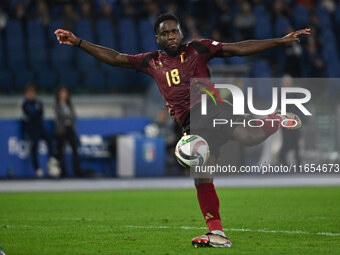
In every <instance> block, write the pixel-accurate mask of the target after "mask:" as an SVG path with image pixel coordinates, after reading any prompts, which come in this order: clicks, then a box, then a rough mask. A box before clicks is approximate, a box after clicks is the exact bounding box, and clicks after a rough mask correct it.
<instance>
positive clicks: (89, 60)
mask: <svg viewBox="0 0 340 255" xmlns="http://www.w3.org/2000/svg"><path fill="white" fill-rule="evenodd" d="M76 33H77V36H78V37H79V38H82V39H84V40H86V41H90V42H94V35H93V30H92V25H91V23H90V21H89V20H79V21H78V22H77V24H76ZM76 62H77V68H78V70H80V71H90V70H93V69H96V60H95V59H94V58H93V57H92V56H90V55H89V54H87V53H85V52H83V51H81V50H77V51H76Z"/></svg>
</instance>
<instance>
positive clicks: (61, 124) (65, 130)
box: [54, 87, 81, 177]
mask: <svg viewBox="0 0 340 255" xmlns="http://www.w3.org/2000/svg"><path fill="white" fill-rule="evenodd" d="M54 111H55V115H56V120H55V135H56V140H57V151H58V152H57V155H58V160H59V163H60V168H61V177H66V176H67V171H66V166H65V159H64V147H65V143H66V142H67V143H69V145H70V146H71V149H72V162H73V171H74V174H75V175H76V176H81V170H80V164H79V156H78V146H77V136H76V126H75V120H76V115H75V112H74V108H73V104H72V102H71V96H70V93H69V91H68V90H67V88H65V87H60V88H59V89H58V91H57V94H56V99H55V105H54Z"/></svg>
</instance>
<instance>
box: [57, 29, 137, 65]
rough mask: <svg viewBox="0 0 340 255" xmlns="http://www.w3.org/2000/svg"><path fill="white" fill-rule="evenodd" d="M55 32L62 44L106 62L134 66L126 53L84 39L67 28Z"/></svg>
mask: <svg viewBox="0 0 340 255" xmlns="http://www.w3.org/2000/svg"><path fill="white" fill-rule="evenodd" d="M54 34H55V35H56V36H57V40H58V41H59V43H60V44H66V45H70V46H76V47H78V48H80V49H82V50H83V51H85V52H87V53H88V54H90V55H92V56H93V57H95V58H96V59H98V60H100V61H102V62H104V63H106V64H109V65H112V66H120V67H125V68H132V65H131V64H130V63H129V61H128V58H127V55H126V54H122V53H119V52H118V51H115V50H112V49H109V48H105V47H102V46H100V45H96V44H93V43H90V42H87V41H85V40H82V39H80V38H78V37H76V36H75V35H74V34H73V33H71V32H70V31H67V30H63V29H57V30H56V31H55V32H54Z"/></svg>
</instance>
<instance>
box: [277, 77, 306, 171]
mask: <svg viewBox="0 0 340 255" xmlns="http://www.w3.org/2000/svg"><path fill="white" fill-rule="evenodd" d="M292 86H294V84H293V79H292V77H291V76H290V75H285V76H283V77H282V87H292ZM286 111H287V112H294V113H297V112H299V111H298V109H297V107H296V106H295V105H292V104H288V105H287V108H286ZM281 131H282V146H281V149H280V161H281V164H283V165H287V163H290V162H288V161H287V156H288V153H290V152H293V153H294V156H295V164H296V165H299V164H300V163H301V159H300V154H299V140H300V137H301V133H300V129H295V130H288V129H286V128H281Z"/></svg>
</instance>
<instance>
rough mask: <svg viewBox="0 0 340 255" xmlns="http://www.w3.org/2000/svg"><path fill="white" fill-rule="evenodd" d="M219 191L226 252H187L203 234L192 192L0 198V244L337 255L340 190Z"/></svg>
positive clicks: (26, 249) (74, 251)
mask: <svg viewBox="0 0 340 255" xmlns="http://www.w3.org/2000/svg"><path fill="white" fill-rule="evenodd" d="M217 193H218V194H219V197H220V204H221V208H220V210H221V217H222V220H223V223H224V227H225V228H226V229H229V230H227V231H226V234H227V236H228V237H229V238H230V240H231V241H232V243H233V247H232V248H228V249H221V248H220V249H216V248H215V249H214V248H194V247H192V245H191V239H192V238H193V237H195V236H198V235H201V234H203V233H205V232H206V231H207V230H206V229H205V228H204V227H205V223H204V221H203V216H202V215H201V212H200V210H199V206H198V202H197V199H196V191H195V189H192V190H170V191H164V190H161V191H159V190H157V191H107V192H69V193H16V194H6V193H2V194H0V246H2V247H3V250H4V252H5V253H6V254H7V255H21V254H22V255H38V254H39V255H47V254H48V255H58V254H63V255H64V254H67V255H85V254H91V255H93V254H96V255H97V254H110V255H116V254H157V255H165V254H176V255H177V254H252V255H256V254H261V255H262V254H289V255H291V254H303V255H307V254H308V255H310V254H318V255H320V254H327V255H329V254H340V234H339V233H340V188H339V187H329V188H258V189H217ZM295 231H297V232H295ZM321 233H323V234H321ZM331 233H337V234H333V235H332V234H331Z"/></svg>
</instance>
